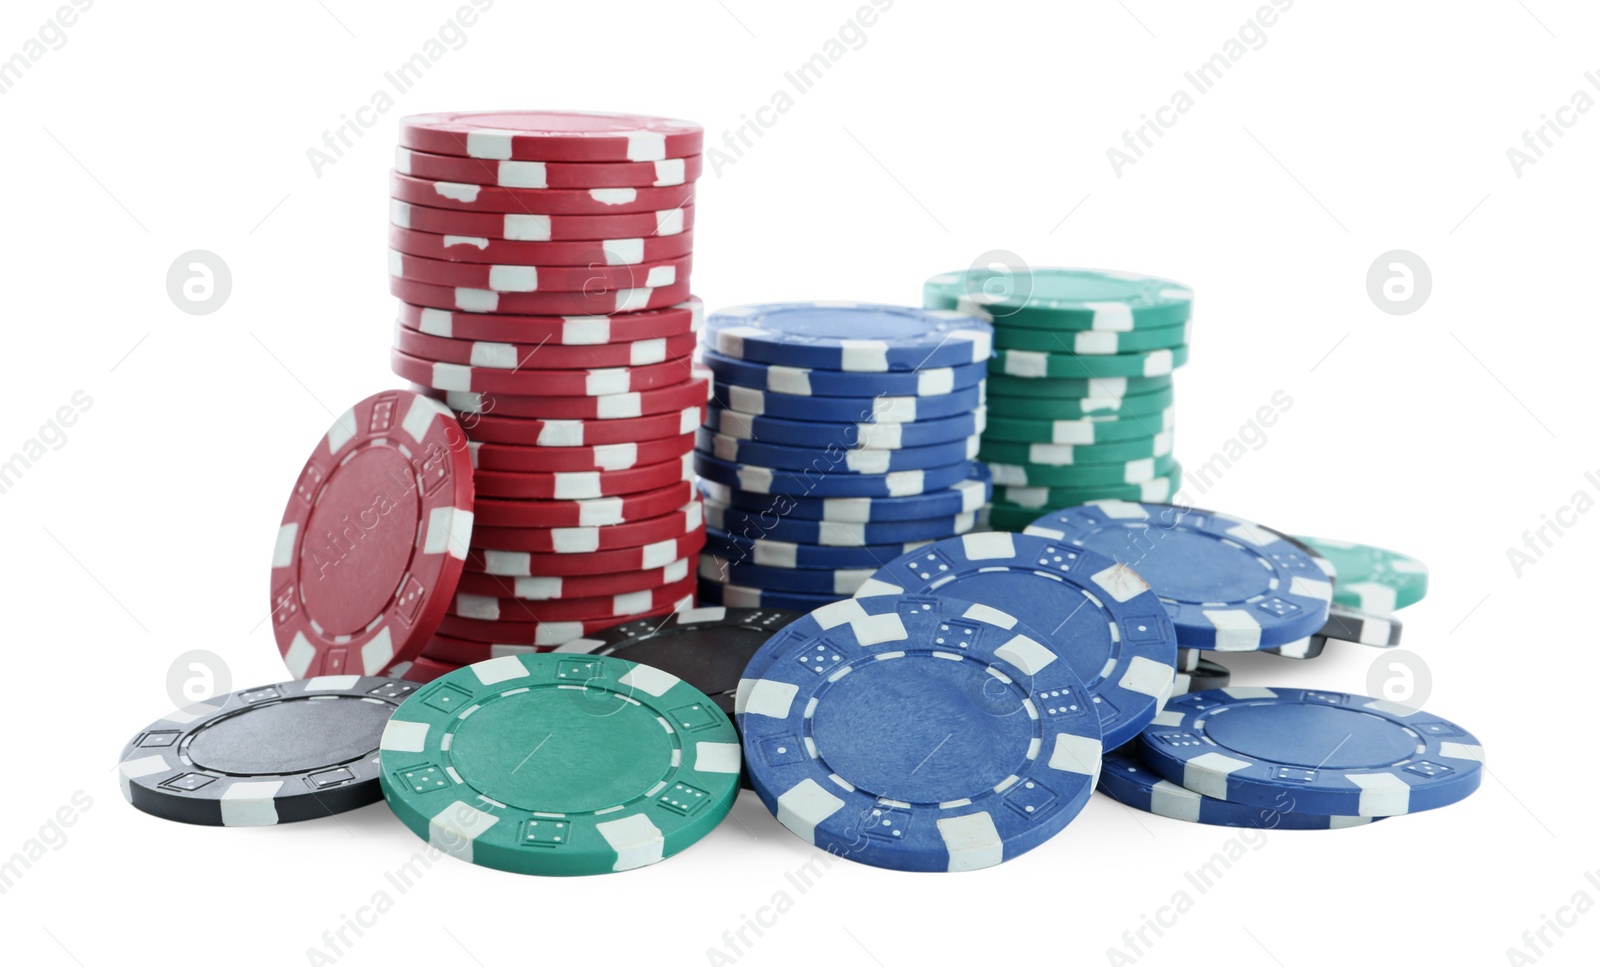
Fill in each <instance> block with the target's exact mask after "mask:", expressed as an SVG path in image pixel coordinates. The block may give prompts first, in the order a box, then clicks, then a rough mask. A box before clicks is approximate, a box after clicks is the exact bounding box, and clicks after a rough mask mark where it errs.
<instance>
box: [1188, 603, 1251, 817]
mask: <svg viewBox="0 0 1600 967" xmlns="http://www.w3.org/2000/svg"><path fill="white" fill-rule="evenodd" d="M1201 613H1202V614H1203V615H1204V616H1205V619H1206V620H1207V621H1209V622H1211V625H1212V627H1213V628H1215V629H1216V633H1215V636H1216V642H1215V650H1216V651H1256V650H1258V649H1260V647H1261V624H1260V623H1259V622H1258V621H1256V619H1255V618H1254V617H1253V616H1252V615H1251V614H1249V613H1248V612H1245V611H1238V610H1226V611H1209V610H1202V611H1201ZM1217 798H1219V799H1226V798H1227V797H1226V796H1218V797H1217Z"/></svg>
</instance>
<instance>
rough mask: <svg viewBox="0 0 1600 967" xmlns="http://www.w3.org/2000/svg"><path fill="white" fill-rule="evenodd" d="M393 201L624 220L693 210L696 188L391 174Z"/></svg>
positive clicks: (496, 211) (462, 209)
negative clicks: (501, 182) (544, 184)
mask: <svg viewBox="0 0 1600 967" xmlns="http://www.w3.org/2000/svg"><path fill="white" fill-rule="evenodd" d="M389 196H390V197H391V198H397V199H399V200H400V201H405V202H410V203H411V204H413V205H427V206H428V207H429V208H450V209H454V210H456V211H466V212H490V213H495V214H524V213H525V214H530V215H621V214H631V213H633V212H660V211H666V210H668V209H671V208H678V207H679V206H682V205H692V204H694V185H692V184H688V185H671V186H669V187H666V188H501V187H498V186H494V185H478V184H469V183H466V182H459V181H432V180H429V179H427V178H415V177H412V176H411V175H404V174H400V173H399V172H391V173H390V175H389Z"/></svg>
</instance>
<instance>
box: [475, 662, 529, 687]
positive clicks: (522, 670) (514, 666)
mask: <svg viewBox="0 0 1600 967" xmlns="http://www.w3.org/2000/svg"><path fill="white" fill-rule="evenodd" d="M471 668H472V673H473V674H474V675H476V676H477V677H478V681H479V682H482V683H483V684H485V685H497V684H499V683H500V682H508V681H511V680H512V679H514V678H525V677H527V674H528V669H527V667H526V666H524V665H523V664H522V662H520V661H518V660H517V659H516V658H514V657H510V656H507V657H505V658H491V659H489V660H488V661H480V662H478V663H477V664H475V665H472V666H471Z"/></svg>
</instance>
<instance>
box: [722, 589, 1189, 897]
mask: <svg viewBox="0 0 1600 967" xmlns="http://www.w3.org/2000/svg"><path fill="white" fill-rule="evenodd" d="M1063 658H1064V656H1063V655H1062V654H1061V653H1060V652H1059V651H1058V650H1056V649H1055V648H1054V647H1053V646H1052V645H1051V644H1050V642H1049V641H1048V640H1047V639H1046V637H1045V636H1044V635H1042V634H1040V633H1038V632H1035V631H1033V630H1032V629H1030V628H1029V627H1028V625H1027V624H1026V623H1025V622H1022V621H1020V620H1018V619H1017V618H1015V617H1013V616H1011V615H1010V614H1007V613H1005V612H1002V611H999V610H997V609H995V608H992V607H983V606H976V605H971V604H967V603H965V602H959V601H957V600H955V599H942V598H930V597H917V596H908V597H885V598H870V599H865V600H851V601H841V602H839V603H837V604H832V605H828V606H826V607H824V608H822V609H819V610H818V611H816V612H813V613H812V614H810V615H807V616H805V617H803V618H800V619H798V620H796V621H794V622H793V623H791V624H790V625H789V626H788V627H786V628H784V629H783V630H782V631H780V632H778V633H777V634H776V635H773V636H772V638H771V639H769V640H768V641H767V643H766V644H765V645H763V646H762V647H761V649H760V651H759V652H758V653H757V655H756V657H755V659H754V660H753V661H752V663H751V664H752V667H751V669H749V670H748V671H747V672H746V677H747V678H749V679H753V680H752V681H750V682H749V683H748V687H741V689H740V691H739V693H738V696H737V698H736V702H737V710H738V712H739V715H740V723H741V726H742V730H743V740H744V748H745V751H746V766H747V769H748V772H749V777H750V783H751V786H752V787H753V788H754V789H755V791H756V794H757V795H758V796H759V797H760V798H761V801H762V803H763V804H764V805H765V806H766V807H767V808H768V809H769V810H770V811H771V812H772V813H773V815H774V816H776V817H777V818H778V821H779V822H781V823H782V824H783V825H784V826H786V827H787V828H788V829H789V830H790V831H791V832H793V833H795V834H796V835H797V836H799V837H800V838H801V839H803V840H805V841H806V842H809V843H811V844H813V845H815V846H817V847H819V848H822V849H826V850H828V851H830V852H832V853H834V854H835V855H838V856H843V857H847V858H849V859H852V860H855V861H856V862H860V863H866V864H868V865H872V866H879V867H884V868H887V869H897V870H914V871H949V872H957V871H962V870H972V869H981V868H984V867H989V866H995V865H998V864H999V863H1001V862H1004V861H1006V860H1009V859H1014V858H1016V857H1017V856H1019V855H1021V854H1022V853H1024V852H1026V851H1028V850H1029V849H1032V848H1034V847H1037V846H1038V845H1040V844H1041V843H1043V842H1045V841H1046V840H1048V839H1049V838H1050V837H1051V836H1053V835H1055V834H1056V833H1058V832H1060V830H1061V829H1063V828H1065V826H1066V825H1067V824H1068V823H1070V822H1071V821H1072V820H1073V819H1074V818H1075V817H1076V816H1077V815H1078V813H1079V811H1080V810H1081V809H1082V808H1083V806H1084V805H1085V803H1087V801H1088V799H1089V795H1090V793H1091V792H1092V790H1093V788H1094V784H1095V779H1096V776H1097V775H1098V774H1099V772H1100V756H1101V738H1100V723H1099V721H1098V719H1097V717H1096V715H1095V712H1094V707H1093V705H1092V704H1091V701H1090V697H1089V692H1088V689H1087V688H1086V687H1085V686H1084V683H1083V682H1082V681H1081V680H1080V679H1079V677H1078V676H1077V675H1076V674H1075V673H1074V672H1073V671H1072V669H1071V667H1070V665H1069V662H1067V661H1065V660H1062V659H1063ZM758 665H759V668H758V667H757V666H758ZM1169 671H1170V669H1169Z"/></svg>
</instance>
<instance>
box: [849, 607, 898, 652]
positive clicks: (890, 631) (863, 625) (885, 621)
mask: <svg viewBox="0 0 1600 967" xmlns="http://www.w3.org/2000/svg"><path fill="white" fill-rule="evenodd" d="M850 630H851V631H853V632H854V633H855V637H856V644H858V645H861V646H862V647H864V648H866V647H871V646H872V645H881V644H884V643H886V642H890V641H905V640H906V639H907V638H909V637H910V636H911V635H910V632H908V631H906V626H905V622H903V621H901V620H900V615H899V614H897V613H895V612H893V611H891V612H889V613H888V614H875V615H868V616H866V617H864V618H860V619H858V620H855V621H852V622H850Z"/></svg>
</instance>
